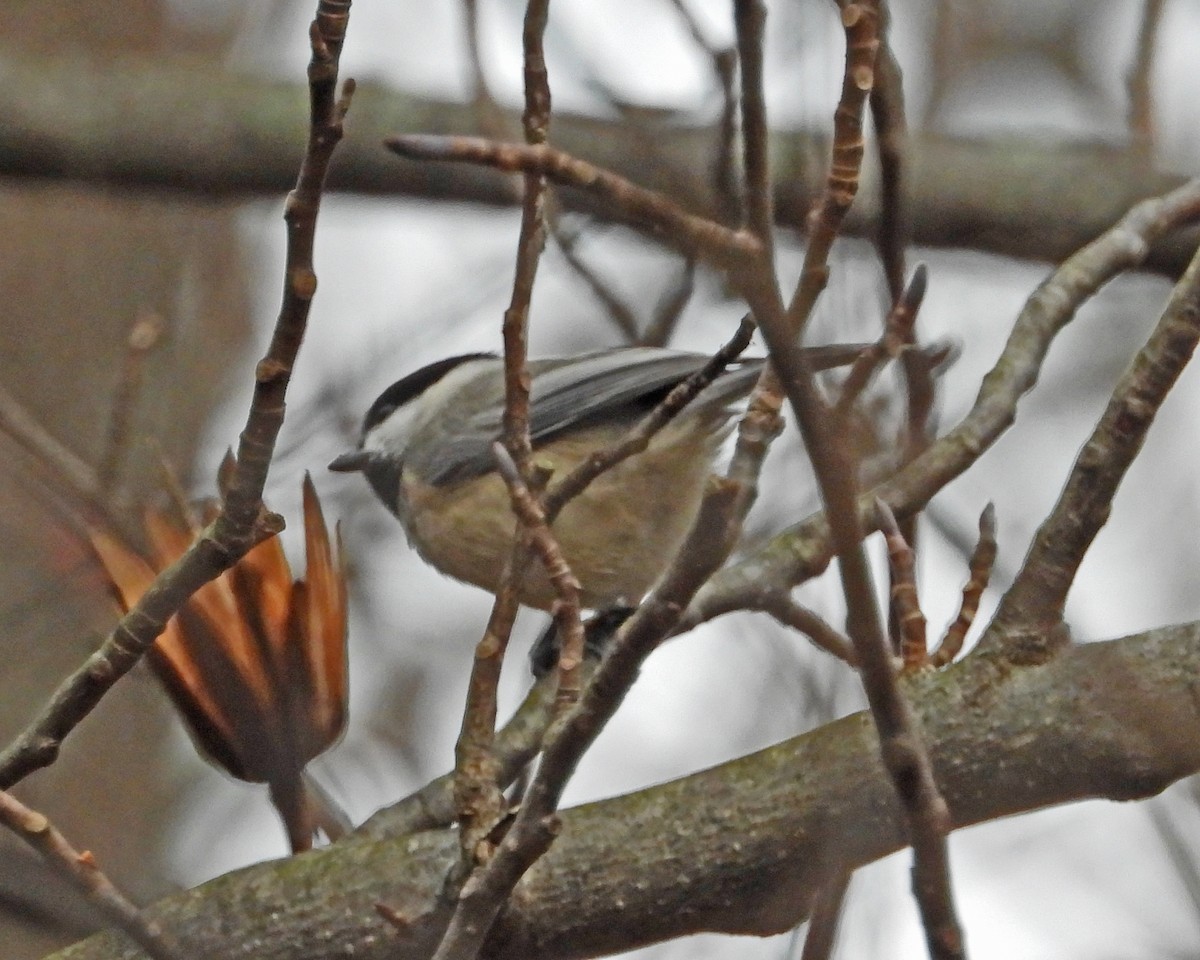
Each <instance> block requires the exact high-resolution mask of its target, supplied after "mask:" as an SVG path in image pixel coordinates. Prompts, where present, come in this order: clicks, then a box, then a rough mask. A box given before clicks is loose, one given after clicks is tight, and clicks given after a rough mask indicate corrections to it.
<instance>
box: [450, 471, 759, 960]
mask: <svg viewBox="0 0 1200 960" xmlns="http://www.w3.org/2000/svg"><path fill="white" fill-rule="evenodd" d="M741 494H742V490H741V487H740V486H739V485H738V484H735V483H731V482H729V481H727V480H717V479H715V478H714V479H712V480H711V481H710V484H709V488H708V490H707V491H706V494H705V496H704V499H703V500H702V501H701V506H700V511H699V513H698V515H697V518H696V521H695V523H694V524H693V526H692V529H691V531H690V532H689V534H688V537H687V539H686V540H685V542H684V545H683V546H682V547H681V549H680V550H679V552H678V553H677V554H676V557H675V560H674V561H673V562H672V564H671V565H670V567H669V568H668V570H667V571H666V573H665V574H664V576H663V578H662V580H661V581H660V583H659V586H658V587H657V588H656V589H655V590H654V591H653V592H652V593H651V595H650V596H649V597H648V598H647V599H646V600H645V601H644V602H643V603H642V605H641V606H640V607H639V608H638V610H637V612H636V613H634V615H633V616H632V617H631V618H630V619H629V620H628V621H627V623H626V624H625V626H624V627H623V628H622V629H621V630H620V631H619V633H618V634H617V636H616V638H614V640H613V643H612V646H611V647H610V648H609V651H608V653H607V655H606V656H605V657H604V659H603V660H602V661H601V662H600V664H599V665H598V666H597V668H596V672H595V674H593V676H592V679H591V681H589V682H588V684H587V685H586V686H585V687H584V690H583V694H582V696H581V697H580V700H579V702H578V703H577V704H576V706H575V707H574V708H573V709H572V710H571V711H570V712H569V713H568V714H567V715H566V716H565V717H564V718H563V720H562V722H561V723H560V724H559V725H557V727H556V728H555V729H554V730H552V732H551V735H550V737H549V739H548V741H547V743H546V744H545V748H544V751H543V755H542V761H541V763H540V764H539V765H538V770H537V774H536V775H535V776H534V778H533V780H532V782H531V783H530V785H529V789H528V791H527V793H526V796H525V801H524V803H523V804H522V805H521V807H520V809H519V810H518V811H517V814H516V817H515V818H514V820H513V822H512V825H511V826H510V827H509V829H508V832H507V833H506V834H505V836H504V839H503V840H502V841H501V842H500V845H499V846H498V847H497V848H496V852H495V855H494V856H493V857H492V858H491V860H489V861H488V862H487V863H486V864H484V865H483V866H481V867H480V868H479V869H478V870H477V871H475V873H474V874H472V876H471V877H470V879H469V880H468V881H467V883H466V885H464V887H463V890H462V893H461V894H460V899H459V903H458V905H457V907H456V910H455V914H454V917H453V919H452V920H451V924H450V927H449V929H448V930H447V933H446V936H445V937H444V938H443V940H442V943H441V945H440V946H439V948H438V953H437V955H436V960H444V958H449V957H474V956H475V954H476V953H477V952H478V949H479V946H480V944H482V942H483V938H484V937H485V936H486V934H487V931H488V930H489V929H490V928H491V925H492V923H493V922H494V920H495V917H496V914H497V913H498V911H499V909H500V907H501V905H502V904H503V902H504V900H505V899H506V898H507V896H508V893H509V892H510V891H511V890H512V888H513V887H514V886H515V885H516V883H517V881H518V880H519V879H520V878H521V876H523V875H524V873H525V871H526V870H528V868H529V867H530V865H532V864H533V863H534V862H535V861H536V860H537V858H538V857H539V856H541V854H542V853H543V852H545V850H546V849H547V848H548V847H549V844H550V843H551V842H552V840H553V838H554V835H555V833H556V831H557V829H558V819H557V816H556V815H555V810H556V809H557V806H558V802H559V800H560V798H561V796H562V791H563V789H564V788H565V786H566V783H567V781H568V779H569V778H570V776H571V774H572V773H573V772H574V770H575V767H576V766H577V765H578V763H579V760H580V759H581V758H582V756H583V754H584V752H585V751H586V750H587V749H588V747H589V746H591V744H592V742H593V741H594V740H595V738H596V736H597V735H598V734H599V733H600V731H601V729H603V727H604V725H605V724H606V723H607V722H608V720H609V719H610V718H611V717H612V715H613V713H615V712H616V709H617V707H618V706H619V704H620V702H621V700H622V699H623V697H624V695H625V693H626V692H627V691H628V690H629V688H630V687H631V686H632V685H633V682H634V680H635V679H636V678H637V674H638V670H639V668H640V665H641V663H642V662H643V661H644V659H645V658H646V657H647V656H648V655H649V654H650V652H651V651H652V650H654V649H655V648H656V647H657V645H658V644H659V643H660V642H661V641H662V638H663V637H664V636H666V635H667V634H668V633H669V632H670V630H671V628H672V627H673V625H674V623H675V622H676V620H677V618H678V616H679V613H680V611H681V610H683V609H684V607H685V606H686V604H687V602H688V597H690V596H691V595H692V594H694V593H695V591H696V589H697V588H698V587H699V586H700V584H701V583H703V582H704V580H705V579H707V577H709V576H710V575H711V574H712V571H713V570H715V569H717V567H718V566H720V564H721V563H722V562H723V561H724V559H725V558H726V557H727V556H728V555H729V551H730V550H731V549H732V547H733V543H734V541H735V538H736V533H737V531H738V530H740V525H739V524H738V523H737V522H736V521H737V501H738V499H739V497H740V496H741Z"/></svg>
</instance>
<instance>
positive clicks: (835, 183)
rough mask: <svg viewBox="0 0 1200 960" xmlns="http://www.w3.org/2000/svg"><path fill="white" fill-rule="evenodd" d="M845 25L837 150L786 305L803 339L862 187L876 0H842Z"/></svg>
mask: <svg viewBox="0 0 1200 960" xmlns="http://www.w3.org/2000/svg"><path fill="white" fill-rule="evenodd" d="M839 5H840V6H841V11H842V26H843V27H844V28H845V31H846V69H845V72H844V73H843V78H842V94H841V97H840V99H839V100H838V106H837V110H835V111H834V115H833V155H832V158H831V160H830V164H829V173H828V175H827V176H826V179H825V189H824V191H822V194H821V200H820V202H819V203H818V205H817V207H816V209H814V210H813V211H812V212H811V213H810V214H809V216H808V223H809V231H808V246H807V248H806V249H805V251H804V266H803V268H802V269H801V272H800V282H799V284H798V285H797V287H796V292H795V294H794V295H793V297H792V302H791V304H790V305H789V307H788V325H789V327H790V328H791V330H792V337H793V338H794V339H797V340H798V339H800V337H801V336H803V333H804V328H805V325H806V324H807V323H808V318H809V316H810V314H811V313H812V309H813V307H814V306H815V304H816V302H817V297H818V296H820V294H821V291H822V290H824V289H825V284H826V282H827V281H828V279H829V265H828V262H829V251H830V249H831V248H832V246H833V241H834V240H835V239H836V238H837V235H838V232H839V231H840V230H841V226H842V221H843V220H844V219H845V216H846V212H847V211H848V210H849V209H850V205H851V204H852V203H853V202H854V197H855V196H856V195H857V193H858V182H859V173H860V170H861V168H862V158H863V132H862V121H863V104H864V103H865V102H866V99H867V95H868V94H869V93H870V92H871V88H872V87H873V86H874V83H875V52H876V50H877V49H878V47H879V34H878V30H879V13H878V10H877V7H876V3H875V2H873V0H863V2H860V3H850V2H845V0H843V2H841V3H840V4H839Z"/></svg>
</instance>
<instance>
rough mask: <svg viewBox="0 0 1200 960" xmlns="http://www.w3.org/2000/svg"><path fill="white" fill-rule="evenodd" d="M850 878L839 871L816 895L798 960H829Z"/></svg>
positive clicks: (848, 873) (845, 872)
mask: <svg viewBox="0 0 1200 960" xmlns="http://www.w3.org/2000/svg"><path fill="white" fill-rule="evenodd" d="M850 876H851V874H850V872H849V871H841V872H840V873H838V874H837V875H836V876H835V877H834V878H833V879H832V880H830V881H829V882H828V883H827V884H825V886H823V887H822V888H821V891H820V893H818V894H817V898H816V902H814V903H813V908H812V916H810V917H809V918H808V933H807V934H806V935H805V937H804V949H803V950H802V951H801V953H800V960H829V958H830V957H831V956H833V945H834V943H835V942H836V940H837V928H838V920H839V919H840V918H841V915H842V905H843V904H844V903H845V901H846V894H847V892H848V891H849V890H850Z"/></svg>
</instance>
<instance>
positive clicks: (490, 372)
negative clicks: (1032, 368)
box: [329, 345, 862, 609]
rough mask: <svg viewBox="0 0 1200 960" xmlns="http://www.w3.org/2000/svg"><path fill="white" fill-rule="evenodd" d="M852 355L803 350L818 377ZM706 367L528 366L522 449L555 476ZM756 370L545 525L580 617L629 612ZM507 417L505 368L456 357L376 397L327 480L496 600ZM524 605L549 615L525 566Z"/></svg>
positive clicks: (664, 357)
mask: <svg viewBox="0 0 1200 960" xmlns="http://www.w3.org/2000/svg"><path fill="white" fill-rule="evenodd" d="M861 349H862V347H861V345H847V346H831V347H815V348H808V349H807V351H806V354H807V359H808V361H809V363H810V365H811V366H812V367H813V368H814V369H828V368H830V367H834V366H840V365H843V364H846V363H849V362H850V361H852V360H853V359H854V357H855V356H856V355H857V354H858V353H859V351H860V350H861ZM708 361H709V357H707V356H705V355H703V354H699V353H685V352H681V351H677V350H668V349H662V348H656V347H624V348H617V349H609V350H601V351H597V352H594V353H587V354H583V355H580V356H574V357H558V358H549V359H543V360H532V361H530V362H529V364H528V368H529V374H530V378H531V399H530V410H529V414H530V436H531V438H532V441H533V448H534V456H535V459H536V461H537V462H538V463H539V464H542V465H545V466H546V467H548V468H550V469H551V470H552V471H553V474H552V476H553V477H554V478H561V477H562V476H564V475H566V474H567V473H568V472H570V471H571V470H572V469H573V468H574V467H576V466H577V465H578V464H580V463H582V462H583V461H584V460H585V459H586V458H587V457H588V456H589V455H590V454H592V453H594V452H596V451H598V450H603V449H606V448H607V447H609V446H611V445H612V444H613V443H615V442H617V441H619V440H621V439H622V438H623V436H624V435H625V433H626V432H627V431H628V430H629V429H630V428H631V427H633V426H634V425H635V424H636V423H637V422H638V421H639V420H640V419H641V418H642V417H644V416H645V415H646V414H647V413H649V412H650V411H651V410H653V409H654V407H655V406H656V405H657V404H658V403H660V402H661V401H662V400H663V398H664V397H665V396H666V395H667V394H668V393H669V392H670V391H671V389H672V388H673V387H675V386H676V385H677V384H679V383H680V382H682V381H683V380H685V379H686V378H688V377H689V376H691V375H692V374H694V373H696V372H697V371H699V370H700V369H701V368H702V367H704V365H705V364H706V363H707V362H708ZM764 363H765V360H763V359H753V360H742V361H738V362H736V363H734V364H732V365H730V366H729V367H728V368H727V369H726V370H725V371H724V372H723V373H722V374H720V375H719V376H718V377H717V378H716V379H715V380H714V381H713V382H712V383H711V384H710V385H709V386H707V387H706V388H705V389H704V390H702V391H701V392H700V393H699V394H698V395H697V396H696V397H695V398H694V399H693V400H692V401H691V403H690V404H689V405H688V406H687V407H686V408H684V410H683V412H682V413H680V414H679V415H678V416H677V417H675V419H674V420H672V421H671V422H670V423H669V424H668V425H667V426H666V427H665V428H663V429H662V430H661V431H659V432H658V433H657V434H656V435H655V436H654V438H653V440H652V441H651V442H650V445H649V447H648V448H647V449H646V450H645V451H643V452H642V453H639V454H635V455H634V456H632V457H630V458H629V459H627V460H625V461H623V462H622V463H620V464H618V465H617V466H616V467H614V468H613V469H611V470H609V471H608V472H606V473H603V474H601V475H600V477H598V478H597V479H596V480H595V481H594V482H593V483H592V484H591V486H589V487H588V488H587V489H586V490H585V491H584V492H583V493H582V494H580V495H579V496H578V497H576V498H575V499H574V500H572V501H570V502H569V503H568V504H567V505H566V506H565V507H564V508H563V510H562V513H561V514H560V515H559V517H558V519H557V520H556V522H555V524H554V533H555V536H556V537H557V539H558V542H559V544H560V546H561V547H562V551H563V554H564V556H565V557H566V560H567V563H568V564H569V565H570V567H571V570H572V572H573V573H574V574H575V576H576V578H577V579H578V580H579V583H580V585H581V588H582V593H581V600H582V603H583V605H584V606H585V607H588V608H592V609H607V608H610V607H613V606H617V605H622V604H636V603H637V602H638V601H639V600H640V599H641V598H642V596H643V595H644V594H645V593H646V592H647V591H648V590H649V589H650V587H651V586H652V585H653V583H654V581H655V579H656V578H657V577H658V576H659V574H660V573H661V572H662V571H663V569H664V568H665V567H666V565H667V563H668V561H669V560H670V559H671V557H672V556H673V555H674V553H675V551H676V550H677V549H678V548H679V546H680V544H681V543H682V542H683V538H684V535H685V534H686V533H687V531H688V528H689V526H690V525H691V523H692V520H693V518H694V517H695V515H696V510H697V508H698V507H699V504H700V498H701V495H702V493H703V490H704V485H705V481H706V479H707V477H708V476H709V474H710V473H711V472H712V470H713V462H714V459H715V458H716V456H717V454H718V452H719V449H720V446H721V442H722V440H723V439H724V438H725V437H726V436H727V435H728V433H729V430H730V428H731V426H732V422H733V411H734V406H735V405H736V403H737V401H738V400H740V399H742V398H743V397H745V396H746V395H747V394H748V393H749V392H750V390H751V388H752V387H753V385H754V382H755V380H756V379H757V377H758V375H759V372H760V371H761V370H762V367H763V364H764ZM503 411H504V367H503V361H502V360H501V359H500V358H499V357H497V356H495V355H493V354H467V355H465V356H459V357H451V358H449V359H446V360H441V361H438V362H437V363H432V364H430V365H429V366H427V367H423V368H422V369H420V370H418V371H416V372H415V373H411V374H409V375H408V376H407V377H405V378H404V379H402V380H399V381H397V382H396V383H394V384H392V386H390V387H388V388H387V389H386V390H385V391H383V393H382V394H380V395H379V397H378V399H377V400H376V401H375V402H374V403H373V404H372V405H371V408H370V410H368V411H367V415H366V418H365V419H364V421H363V426H362V435H361V438H360V440H359V445H358V449H357V450H355V451H353V452H351V453H346V454H343V455H342V456H340V457H338V458H337V459H336V460H334V461H333V462H332V463H331V464H330V465H329V467H330V469H331V470H339V471H362V473H363V474H364V475H365V476H366V478H367V480H368V481H369V482H370V484H371V486H372V487H373V488H374V490H375V492H376V494H378V496H379V498H380V499H381V500H382V501H383V503H384V505H385V506H386V507H387V508H388V509H389V510H391V511H392V513H394V514H395V515H396V516H397V517H398V518H399V520H400V522H401V523H402V524H403V525H404V529H405V532H406V533H407V534H408V539H409V542H410V543H412V545H413V546H414V547H415V548H416V550H417V552H418V553H419V554H420V555H421V556H422V557H423V558H424V559H425V560H426V561H427V562H428V563H430V564H432V565H433V566H434V567H436V568H437V569H438V570H440V571H442V572H443V573H445V574H448V575H450V576H451V577H455V578H456V579H459V580H464V581H466V582H467V583H472V584H475V585H476V586H479V587H483V588H484V589H485V590H489V591H492V592H494V591H495V590H496V589H497V587H498V581H499V578H500V572H501V569H502V568H503V567H504V564H505V561H506V560H507V558H508V557H509V555H510V553H511V550H512V543H513V532H514V529H515V520H514V517H513V513H512V510H511V509H510V506H509V495H508V490H507V488H506V486H505V484H504V481H503V480H502V479H501V477H500V476H499V475H498V474H497V472H496V461H495V459H494V455H493V452H492V444H493V442H494V441H496V440H497V439H498V438H499V437H500V432H501V418H502V416H503ZM519 596H520V600H521V602H522V603H525V604H527V605H528V606H531V607H539V608H542V609H549V607H550V606H551V604H552V603H553V602H554V599H555V593H554V590H553V588H552V586H551V584H550V582H549V580H548V579H547V577H546V575H545V573H544V571H543V570H542V569H541V567H540V565H539V564H536V563H535V564H530V565H529V567H528V570H527V573H526V576H525V579H524V581H523V583H522V585H521V587H520V592H519Z"/></svg>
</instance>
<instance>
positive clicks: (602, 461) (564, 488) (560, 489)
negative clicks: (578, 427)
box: [544, 317, 754, 523]
mask: <svg viewBox="0 0 1200 960" xmlns="http://www.w3.org/2000/svg"><path fill="white" fill-rule="evenodd" d="M753 336H754V324H753V322H752V321H751V320H750V318H749V317H744V318H743V319H742V322H741V323H740V324H739V325H738V329H737V332H736V333H735V334H734V335H733V338H732V339H731V340H730V341H729V342H728V343H727V344H725V346H723V347H722V348H721V349H720V350H718V351H717V352H716V353H715V354H714V355H713V358H712V359H711V360H710V361H709V362H708V363H707V364H705V365H704V367H703V368H702V369H700V370H699V371H698V372H696V373H695V374H693V375H692V376H690V377H688V378H687V379H686V380H685V381H684V382H683V383H681V384H679V386H677V387H675V389H673V390H672V391H671V392H670V393H669V394H667V396H666V398H664V400H663V401H662V403H660V404H659V405H658V406H657V407H655V408H654V409H653V410H652V411H650V413H649V414H648V415H647V416H646V417H645V418H644V419H643V420H642V421H641V422H640V423H639V424H638V425H637V426H636V427H634V428H633V429H632V430H630V431H629V433H628V434H626V435H625V436H624V437H623V438H622V439H621V440H620V441H619V442H618V443H616V444H614V445H613V446H611V447H608V448H607V449H604V450H597V451H596V452H595V453H593V454H591V456H589V457H588V458H587V459H586V460H585V461H584V462H583V463H581V464H580V465H579V466H578V467H576V468H575V469H574V470H572V471H571V472H570V473H569V474H567V475H566V476H565V477H562V478H560V479H559V481H558V482H557V483H555V484H554V485H553V486H552V487H551V488H550V489H549V490H548V491H547V493H546V497H545V501H544V503H545V509H546V517H547V519H548V520H549V522H551V523H553V522H554V520H555V518H557V517H558V514H559V513H560V512H561V511H562V508H563V507H565V506H566V505H567V504H568V503H569V502H570V501H571V500H573V499H574V498H575V497H577V496H579V494H581V493H583V491H584V490H586V489H587V488H588V486H589V485H590V484H591V483H592V481H593V480H595V479H596V478H597V477H599V476H600V475H601V474H602V473H604V472H606V471H608V470H611V469H612V468H613V467H615V466H616V465H617V464H619V463H621V462H622V461H624V460H628V459H629V458H630V457H632V456H634V455H636V454H638V453H641V452H642V451H643V450H645V449H646V448H647V447H648V446H649V445H650V441H651V440H652V439H654V436H655V434H657V433H658V432H659V431H660V430H662V428H663V427H665V426H666V425H667V424H668V423H670V422H671V421H672V420H673V419H675V417H676V416H678V415H679V413H680V412H682V411H683V409H684V408H685V407H686V406H687V405H688V404H689V403H691V402H692V400H694V399H695V397H696V395H697V394H699V393H700V391H702V390H703V389H704V388H705V387H707V386H708V385H709V384H711V383H712V382H713V381H714V380H715V379H716V378H717V377H718V376H720V375H721V373H722V372H723V371H724V370H725V368H726V367H728V366H729V364H731V363H732V362H733V361H734V360H736V359H737V358H738V357H739V356H741V354H742V352H743V351H744V350H745V349H746V347H748V346H749V345H750V338H751V337H753Z"/></svg>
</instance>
